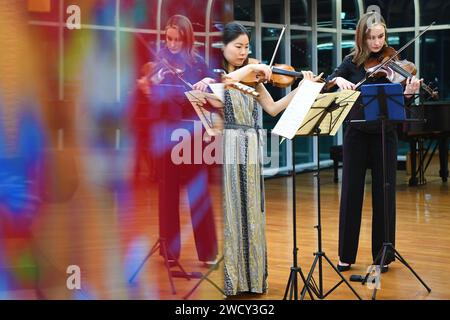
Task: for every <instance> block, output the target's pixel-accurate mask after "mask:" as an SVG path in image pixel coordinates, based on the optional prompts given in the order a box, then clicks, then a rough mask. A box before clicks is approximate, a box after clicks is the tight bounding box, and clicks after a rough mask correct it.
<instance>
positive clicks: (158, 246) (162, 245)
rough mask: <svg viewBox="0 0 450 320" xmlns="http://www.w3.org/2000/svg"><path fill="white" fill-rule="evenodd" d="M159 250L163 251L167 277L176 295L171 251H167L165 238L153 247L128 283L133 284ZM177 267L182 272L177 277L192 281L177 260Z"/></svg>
mask: <svg viewBox="0 0 450 320" xmlns="http://www.w3.org/2000/svg"><path fill="white" fill-rule="evenodd" d="M159 249H161V253H162V255H163V257H164V265H165V267H166V269H167V275H168V277H169V282H170V287H171V289H172V294H176V293H177V292H176V290H175V284H174V282H173V275H172V271H171V270H170V264H169V255H168V253H169V251H168V249H167V245H166V241H165V239H164V238H159V239H158V240H157V241H156V242H155V244H154V245H153V247H152V249H151V250H150V252H149V253H148V254H147V256H146V257H145V258H144V260H143V261H142V262H141V264H140V265H139V267H138V268H137V270H136V271H135V272H134V273H133V275H132V276H131V278H130V280H129V281H128V282H129V283H132V282H133V280H134V279H135V278H136V277H137V275H138V274H139V272H140V271H141V269H142V267H143V266H144V264H145V263H146V262H147V260H148V259H150V257H151V256H152V255H153V254H154V253H155V252H157V251H158V250H159ZM175 266H177V267H178V268H180V270H181V272H179V275H177V277H182V278H186V279H188V280H191V277H190V276H189V274H188V273H187V272H186V271H185V270H184V269H183V267H182V266H181V264H180V263H179V262H178V260H175Z"/></svg>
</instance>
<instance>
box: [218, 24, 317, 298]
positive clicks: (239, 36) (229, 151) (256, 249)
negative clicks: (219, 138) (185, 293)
mask: <svg viewBox="0 0 450 320" xmlns="http://www.w3.org/2000/svg"><path fill="white" fill-rule="evenodd" d="M249 41H250V36H249V33H248V31H247V30H246V29H245V27H244V26H242V25H241V24H239V23H236V22H230V23H228V24H227V25H226V26H225V27H224V31H223V43H224V46H223V56H224V68H225V70H226V71H227V75H226V78H227V80H228V81H237V82H238V81H240V80H242V79H243V78H244V77H246V76H247V75H249V74H251V73H259V74H261V75H264V77H265V78H266V79H269V78H270V76H271V69H270V67H269V66H267V65H265V64H248V49H249ZM303 75H304V79H308V80H316V79H318V78H319V77H317V78H314V76H313V74H312V72H310V71H304V72H303ZM255 89H256V91H257V92H258V93H259V94H260V95H259V97H258V98H257V99H254V98H252V97H251V96H249V95H246V94H244V93H242V92H240V91H237V90H234V89H230V90H225V104H224V113H225V130H224V165H223V170H224V261H225V270H224V271H225V294H226V295H227V296H232V295H237V294H239V293H265V292H266V291H267V274H268V272H267V249H266V236H265V208H264V190H263V186H264V181H263V177H262V167H261V166H262V161H261V160H262V148H261V147H262V144H261V142H262V141H261V134H260V132H259V130H260V128H258V114H259V112H258V109H259V108H260V106H261V107H262V108H263V110H264V111H266V112H267V113H268V114H270V115H271V116H275V115H277V114H278V113H279V112H281V111H282V110H284V109H285V108H286V107H287V105H288V104H289V102H290V101H291V99H292V97H293V96H294V94H295V92H296V90H293V91H292V92H291V93H289V94H288V95H286V96H285V97H284V98H282V99H280V100H278V101H276V102H275V101H274V100H273V99H272V97H271V96H270V94H269V93H268V91H267V90H266V88H265V87H264V85H263V84H261V83H260V84H258V85H256V88H255Z"/></svg>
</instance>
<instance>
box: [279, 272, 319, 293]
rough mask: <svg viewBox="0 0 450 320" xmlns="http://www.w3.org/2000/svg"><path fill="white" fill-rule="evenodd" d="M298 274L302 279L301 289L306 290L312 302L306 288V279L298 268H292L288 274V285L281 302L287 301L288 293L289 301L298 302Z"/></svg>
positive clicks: (309, 291) (308, 289)
mask: <svg viewBox="0 0 450 320" xmlns="http://www.w3.org/2000/svg"><path fill="white" fill-rule="evenodd" d="M298 274H299V275H300V277H301V278H302V281H303V288H306V289H307V291H308V294H309V297H310V298H311V300H314V296H313V295H312V292H311V290H310V288H309V287H308V286H306V278H305V275H304V274H303V271H302V269H301V268H300V267H296V266H292V267H291V272H290V274H289V279H288V283H287V285H286V290H285V292H284V297H283V300H287V294H288V291H289V292H290V293H289V300H298Z"/></svg>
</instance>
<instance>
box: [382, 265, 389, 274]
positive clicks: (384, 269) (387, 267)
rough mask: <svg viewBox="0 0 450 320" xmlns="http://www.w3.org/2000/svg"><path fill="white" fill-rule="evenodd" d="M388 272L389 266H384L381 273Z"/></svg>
mask: <svg viewBox="0 0 450 320" xmlns="http://www.w3.org/2000/svg"><path fill="white" fill-rule="evenodd" d="M388 271H389V266H388V265H386V266H383V267H382V268H381V273H386V272H388Z"/></svg>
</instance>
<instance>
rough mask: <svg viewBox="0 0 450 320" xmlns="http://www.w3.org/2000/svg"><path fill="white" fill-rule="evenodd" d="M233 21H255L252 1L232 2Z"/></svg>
mask: <svg viewBox="0 0 450 320" xmlns="http://www.w3.org/2000/svg"><path fill="white" fill-rule="evenodd" d="M234 19H235V20H240V21H254V20H255V3H254V0H239V1H234Z"/></svg>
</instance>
